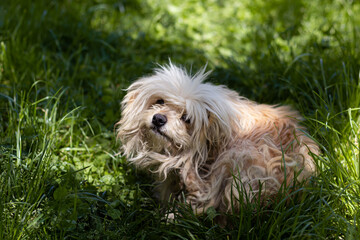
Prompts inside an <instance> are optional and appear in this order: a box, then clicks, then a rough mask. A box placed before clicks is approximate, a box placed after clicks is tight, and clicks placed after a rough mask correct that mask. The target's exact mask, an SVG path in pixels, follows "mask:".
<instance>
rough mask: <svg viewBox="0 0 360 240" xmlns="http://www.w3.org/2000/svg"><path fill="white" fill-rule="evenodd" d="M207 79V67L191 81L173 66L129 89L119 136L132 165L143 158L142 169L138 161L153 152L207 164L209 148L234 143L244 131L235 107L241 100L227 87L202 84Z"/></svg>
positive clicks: (186, 74) (178, 68)
mask: <svg viewBox="0 0 360 240" xmlns="http://www.w3.org/2000/svg"><path fill="white" fill-rule="evenodd" d="M208 75H209V72H205V68H203V69H202V70H200V71H199V72H197V73H196V74H195V75H193V76H191V75H190V74H188V73H187V72H186V71H185V70H184V69H182V68H180V67H177V66H174V65H173V64H171V63H170V64H169V65H167V66H164V67H160V68H158V69H156V70H155V72H154V74H153V75H151V76H148V77H144V78H141V79H139V80H137V81H135V82H134V83H133V84H132V85H131V86H130V87H129V88H128V89H127V94H126V96H125V98H124V100H123V102H122V118H121V120H120V121H119V123H118V125H119V128H118V131H117V133H118V138H119V139H120V140H121V141H122V144H123V150H124V153H125V154H126V155H127V156H128V157H129V158H130V161H131V160H132V161H134V162H135V163H137V162H136V160H137V159H142V160H141V161H140V160H139V162H138V165H141V164H143V163H144V162H143V160H144V159H143V158H141V157H139V156H140V155H141V156H145V155H146V154H148V153H150V152H152V153H157V154H161V155H166V156H169V157H171V156H181V155H188V156H191V157H193V158H194V156H195V155H196V156H197V157H196V159H199V161H203V160H205V159H206V158H207V157H208V152H209V151H210V150H211V149H215V148H221V146H224V145H225V144H226V143H227V142H228V141H230V140H231V136H232V134H231V133H232V131H234V129H236V128H237V127H240V122H239V121H238V120H236V119H239V116H237V115H239V112H238V111H236V109H237V107H234V104H235V102H239V101H237V100H238V98H239V96H238V95H237V94H236V93H235V92H233V91H231V90H229V89H227V88H226V87H224V86H215V85H212V84H209V83H203V81H204V80H205V78H206V77H207V76H208ZM194 159H195V158H194ZM143 165H144V164H143ZM145 165H146V164H145Z"/></svg>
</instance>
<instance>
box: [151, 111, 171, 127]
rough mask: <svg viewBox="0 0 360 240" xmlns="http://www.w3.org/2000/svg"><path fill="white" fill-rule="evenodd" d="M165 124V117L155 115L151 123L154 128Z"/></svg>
mask: <svg viewBox="0 0 360 240" xmlns="http://www.w3.org/2000/svg"><path fill="white" fill-rule="evenodd" d="M166 122H167V118H166V116H165V115H162V114H159V113H157V114H155V115H154V116H153V119H152V123H153V124H154V125H155V126H156V127H161V126H164V125H165V123H166Z"/></svg>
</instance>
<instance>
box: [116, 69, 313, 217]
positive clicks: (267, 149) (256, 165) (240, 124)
mask: <svg viewBox="0 0 360 240" xmlns="http://www.w3.org/2000/svg"><path fill="white" fill-rule="evenodd" d="M208 75H209V73H208V72H205V68H204V69H202V70H201V71H199V72H198V73H196V74H195V75H194V76H191V75H189V74H188V73H187V72H186V71H185V70H184V69H182V68H180V67H177V66H175V65H173V64H171V63H170V64H169V65H166V66H163V67H159V68H158V69H155V72H154V74H153V75H151V76H148V77H143V78H140V79H139V80H137V81H135V82H134V83H133V84H132V85H131V86H130V87H129V88H128V89H127V94H126V96H125V98H124V100H123V102H122V118H121V120H120V121H119V122H118V126H119V127H118V129H117V136H118V138H119V139H120V140H121V142H122V144H123V145H122V149H123V152H124V154H125V155H126V156H127V158H128V161H130V162H131V163H133V164H135V165H136V166H137V167H139V168H142V169H147V170H148V171H150V172H151V173H152V174H153V175H154V176H155V178H156V180H157V182H158V186H157V188H156V189H157V191H158V192H159V197H160V199H161V200H162V201H164V202H166V201H168V200H169V197H170V196H172V197H177V196H180V194H181V193H182V194H183V196H185V198H186V201H187V202H190V203H191V205H192V206H193V208H194V210H196V212H198V213H200V212H202V211H205V210H206V209H207V208H208V207H214V208H215V209H217V210H218V211H221V212H227V211H229V210H230V209H231V198H238V197H239V196H238V195H239V193H238V191H237V190H236V188H237V187H236V186H239V183H238V182H236V181H239V182H240V184H241V186H243V189H244V191H246V195H247V196H248V197H250V199H253V198H254V197H255V196H257V193H258V191H259V187H260V184H261V187H262V190H261V197H266V196H269V195H271V194H275V193H277V192H278V190H279V188H280V186H281V184H282V183H283V182H284V180H285V179H286V184H290V183H291V182H293V181H294V175H295V176H297V180H298V181H301V180H303V179H306V178H308V177H309V176H310V175H312V174H313V173H314V171H315V165H314V162H313V159H312V158H311V156H310V155H309V152H312V153H314V154H317V153H318V147H317V145H316V144H315V142H314V141H313V140H311V139H310V138H308V137H307V136H306V135H305V134H304V132H303V130H304V128H303V127H300V126H299V125H298V121H299V119H300V117H299V114H298V113H297V112H296V111H293V110H291V109H290V108H289V107H287V106H270V105H264V104H257V103H255V102H252V101H250V100H248V99H246V98H244V97H240V96H239V95H238V94H237V93H236V92H234V91H232V90H229V89H228V88H227V87H225V86H215V85H212V84H210V83H204V80H205V78H206V77H207V76H208ZM155 114H161V115H163V116H165V117H166V120H167V121H166V124H164V125H163V126H161V127H155V126H154V123H153V118H154V115H155ZM184 114H186V115H184ZM285 173H286V174H285ZM296 173H298V174H296ZM234 175H235V177H234ZM238 204H239V201H233V207H235V210H236V209H237V208H239V206H238Z"/></svg>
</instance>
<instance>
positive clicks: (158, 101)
mask: <svg viewBox="0 0 360 240" xmlns="http://www.w3.org/2000/svg"><path fill="white" fill-rule="evenodd" d="M164 103H165V102H164V100H163V99H161V98H160V99H158V100H157V101H156V102H155V104H160V105H163V104H164Z"/></svg>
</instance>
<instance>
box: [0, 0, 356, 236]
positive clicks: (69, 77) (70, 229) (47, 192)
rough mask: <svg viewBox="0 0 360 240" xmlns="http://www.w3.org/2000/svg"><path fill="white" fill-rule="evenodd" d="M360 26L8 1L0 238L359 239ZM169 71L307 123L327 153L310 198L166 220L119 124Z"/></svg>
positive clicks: (296, 2)
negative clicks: (140, 83)
mask: <svg viewBox="0 0 360 240" xmlns="http://www.w3.org/2000/svg"><path fill="white" fill-rule="evenodd" d="M359 26H360V3H359V2H358V1H351V0H334V1H327V0H314V1H305V0H292V1H291V0H272V1H265V0H252V1H251V0H243V1H236V0H228V1H216V0H208V1H205V0H203V1H180V0H172V1H170V0H160V1H155V0H146V1H140V0H120V1H114V0H89V1H80V0H73V1H70V0H64V1H58V0H52V1H51V0H47V1H45V0H36V1H20V0H12V1H7V0H5V1H1V2H0V44H1V45H0V184H1V185H0V194H1V195H0V215H1V219H0V238H1V239H64V238H67V239H154V238H156V239H158V238H165V239H166V238H171V239H172V238H184V239H197V238H200V239H203V238H205V239H207V238H209V239H219V238H238V239H239V238H240V239H245V238H246V239H265V238H270V239H274V238H275V239H277V238H299V239H302V238H306V239H308V238H310V239H311V238H315V239H319V238H339V237H340V238H347V239H357V238H359V231H360V229H359V226H358V221H359V220H360V213H359V210H358V209H359V198H358V196H359V194H360V189H359V172H360V162H359V159H360V158H359V154H358V152H359V143H358V134H359V131H358V129H359V128H358V124H359V114H358V110H359V109H358V108H359V102H360V92H359V90H360V85H359V70H360V68H359V64H360V60H359V59H360V58H359V53H360V41H359V37H360V32H359ZM169 59H171V60H172V62H174V63H176V64H181V65H184V66H185V67H186V68H187V69H191V71H192V72H196V71H197V70H198V69H200V68H201V67H202V66H204V65H205V64H208V69H209V70H213V73H212V75H211V77H210V79H209V81H211V82H213V83H215V84H225V85H228V86H229V87H230V88H232V89H235V90H236V91H238V92H239V93H240V94H241V95H243V96H246V97H248V98H251V99H252V100H256V101H258V102H262V103H269V104H279V103H280V104H289V105H291V106H293V107H294V108H296V109H298V110H299V111H300V112H301V114H302V115H303V116H304V117H305V121H304V125H306V126H307V127H308V129H309V133H310V134H311V135H312V136H314V138H315V139H316V140H317V141H318V142H319V144H320V146H321V149H322V155H321V156H319V157H317V158H316V161H317V164H318V168H319V173H318V176H317V177H314V179H313V180H312V184H310V186H304V188H303V189H302V192H303V195H301V196H302V197H301V196H296V197H294V198H293V199H292V200H290V203H289V201H282V200H281V199H280V200H279V201H278V203H275V204H273V206H271V207H270V208H269V209H268V208H261V207H259V206H256V205H254V206H253V205H247V206H245V205H244V207H243V209H241V211H240V213H235V214H232V215H231V216H230V218H231V221H230V223H229V224H228V226H226V227H225V228H222V227H219V226H218V225H217V224H216V222H214V218H215V217H216V215H217V214H218V213H216V212H215V211H210V212H209V213H208V215H206V216H202V217H197V216H194V214H193V213H192V212H191V210H189V209H188V208H187V206H185V205H184V206H182V207H181V208H180V209H179V210H178V211H180V212H181V216H179V218H178V220H177V221H175V222H166V221H165V218H166V217H164V213H163V212H162V210H161V208H160V207H159V206H158V203H157V202H156V201H155V200H154V199H153V198H152V195H151V194H152V193H151V188H152V186H151V180H150V179H149V178H148V177H146V176H145V175H144V174H143V173H140V172H137V171H135V170H134V169H133V167H132V166H129V165H127V164H126V159H125V158H124V157H121V155H119V154H117V153H118V151H119V150H118V149H119V147H120V144H121V143H118V142H116V139H115V134H114V124H115V123H116V122H117V121H118V120H119V119H120V116H121V111H120V102H121V99H122V97H123V96H124V94H125V92H124V89H125V88H126V87H127V86H128V85H129V84H130V83H131V82H133V81H134V80H136V79H137V78H139V77H141V76H143V75H146V74H150V73H151V72H152V69H153V68H154V67H156V66H157V63H160V64H166V63H168V61H169Z"/></svg>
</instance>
